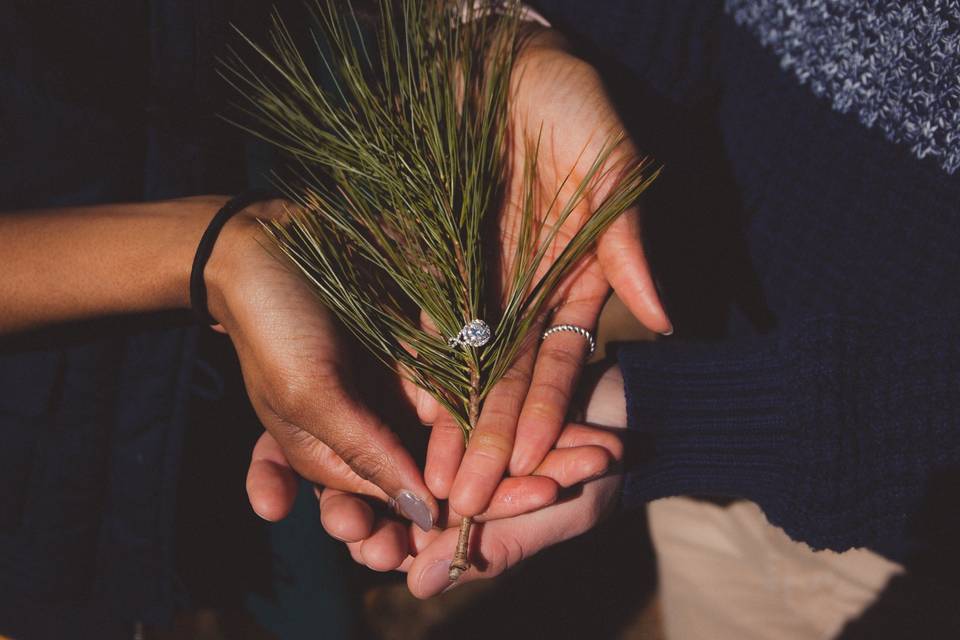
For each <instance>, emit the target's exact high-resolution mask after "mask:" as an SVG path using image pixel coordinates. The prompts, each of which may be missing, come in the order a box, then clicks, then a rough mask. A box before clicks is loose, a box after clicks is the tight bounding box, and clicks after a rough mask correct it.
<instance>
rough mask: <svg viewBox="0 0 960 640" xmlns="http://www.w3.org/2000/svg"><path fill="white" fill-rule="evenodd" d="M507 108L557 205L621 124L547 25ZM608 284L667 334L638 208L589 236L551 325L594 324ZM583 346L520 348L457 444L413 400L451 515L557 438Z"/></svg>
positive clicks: (588, 209)
mask: <svg viewBox="0 0 960 640" xmlns="http://www.w3.org/2000/svg"><path fill="white" fill-rule="evenodd" d="M510 106H511V111H510V113H511V118H512V120H511V127H510V132H511V149H512V155H513V159H512V162H513V164H514V166H515V167H522V166H523V164H524V155H525V154H526V153H527V151H528V150H529V148H530V147H529V145H528V144H527V143H528V142H529V141H531V140H532V141H536V140H537V139H538V138H539V140H540V144H539V154H538V162H537V179H538V183H537V185H536V188H537V189H538V200H539V201H540V202H542V203H544V205H546V203H549V202H550V201H551V199H552V198H553V196H554V194H555V193H557V191H558V190H559V191H560V193H561V197H560V202H564V201H565V200H566V199H567V198H568V197H569V196H570V194H571V192H572V191H573V190H574V189H575V188H576V186H577V185H578V184H579V183H580V182H581V181H582V179H583V177H584V176H585V175H586V174H587V172H588V171H589V168H590V166H591V164H592V163H593V161H594V159H595V158H596V157H597V155H599V153H600V152H601V150H602V149H603V147H604V145H605V144H606V143H607V142H608V141H609V139H610V138H611V136H613V135H615V134H617V133H620V132H621V131H622V130H623V125H622V123H621V122H620V119H619V117H618V116H617V114H616V111H615V110H614V108H613V105H612V104H611V102H610V100H609V98H608V96H607V93H606V91H605V90H604V87H603V83H602V81H601V79H600V77H599V75H598V74H597V71H596V70H595V69H594V68H593V67H591V66H590V65H588V64H587V63H585V62H584V61H582V60H580V59H578V58H576V57H575V56H573V55H571V54H570V53H569V52H568V50H567V48H566V45H565V42H564V41H563V39H562V37H561V36H560V35H559V34H557V33H556V32H554V31H552V30H545V31H542V32H540V33H538V34H537V35H536V36H535V37H534V38H533V39H532V40H531V41H530V43H529V44H528V45H527V46H526V48H525V49H524V51H523V52H522V54H521V55H520V57H519V59H518V61H517V65H516V68H515V71H514V82H513V88H512V95H511V105H510ZM636 153H637V152H636V150H635V148H634V147H633V146H632V144H631V143H630V142H629V141H625V142H624V143H623V144H622V145H621V146H620V147H619V148H618V149H617V150H616V151H615V153H614V155H613V156H612V157H611V158H610V159H609V161H608V167H617V166H622V164H623V163H627V162H629V161H630V160H632V159H634V158H635V156H636ZM521 174H522V171H515V172H514V176H515V177H514V180H513V183H512V184H511V185H510V188H509V189H508V193H507V198H506V202H507V206H506V209H505V211H504V214H503V216H502V221H501V231H502V238H503V242H502V245H503V247H502V251H503V255H504V256H505V257H509V256H510V255H512V250H513V246H512V244H511V243H512V235H511V230H512V229H514V228H515V226H516V223H517V219H518V217H519V215H520V211H521V207H520V204H521V202H522V199H523V198H522V175H521ZM568 176H569V179H568ZM615 176H616V172H615V171H613V172H611V173H610V175H609V176H608V177H607V178H606V179H605V180H603V181H600V182H599V183H598V184H596V185H595V188H594V189H593V190H591V191H590V192H589V193H588V196H587V198H586V199H585V200H584V201H583V203H582V204H581V206H580V207H579V208H578V209H577V210H576V211H575V212H574V213H573V215H571V216H570V218H569V219H568V220H567V222H566V223H565V227H567V228H566V229H563V230H561V233H560V234H558V238H557V240H556V243H555V245H556V246H554V247H551V251H550V252H548V254H547V256H546V258H545V263H546V264H549V263H550V262H551V261H552V260H553V259H554V258H555V257H556V255H558V253H559V252H560V251H561V250H562V249H563V247H564V246H565V245H566V243H567V241H568V240H569V238H570V236H571V234H572V233H573V232H574V231H575V230H576V229H577V228H578V227H579V226H581V225H582V223H583V221H584V220H586V219H587V218H588V217H589V216H590V215H591V214H592V212H593V211H594V209H595V208H596V206H597V205H598V204H599V203H600V202H601V201H602V200H603V199H604V198H605V196H606V194H607V193H609V191H610V189H611V188H612V187H613V185H614V182H615V180H616V177H615ZM565 180H566V184H564V181H565ZM540 215H541V216H542V217H544V218H546V222H547V225H549V224H550V216H548V215H547V213H546V212H545V211H541V212H540ZM552 215H554V216H555V215H556V212H554V213H553V214H552ZM545 266H546V265H545ZM611 287H612V288H613V289H615V290H616V292H617V294H618V295H619V296H620V298H621V299H622V300H623V301H624V303H625V304H626V305H627V307H628V308H629V309H630V310H631V311H632V312H633V314H634V315H635V316H636V317H637V318H638V319H639V320H640V321H641V322H642V323H643V324H644V325H646V326H647V327H648V328H649V329H651V330H653V331H656V332H658V333H669V332H670V331H671V330H672V329H671V325H670V321H669V320H668V318H667V316H666V314H665V312H664V310H663V308H662V306H661V305H660V302H659V300H658V298H657V294H656V291H655V288H654V285H653V281H652V278H651V276H650V272H649V269H648V267H647V262H646V258H645V257H644V252H643V246H642V243H641V237H640V215H639V211H638V210H637V209H633V210H630V211H628V212H627V213H625V214H624V215H623V216H622V217H621V218H620V219H619V220H617V222H615V223H614V224H613V225H612V226H611V227H610V229H609V230H608V231H607V232H606V233H605V234H604V235H603V236H602V237H601V238H600V240H599V242H598V246H597V251H596V253H595V254H594V255H591V256H588V257H587V258H586V259H585V260H584V261H583V263H582V264H580V265H579V267H578V268H577V270H576V271H575V272H574V273H573V274H571V276H570V277H569V278H568V279H567V280H566V282H564V283H563V286H562V287H561V288H560V291H559V295H558V296H557V297H556V298H555V299H554V300H552V301H551V303H550V306H551V308H553V309H554V313H553V316H552V318H550V322H551V323H552V324H566V323H569V324H574V325H579V326H581V327H584V328H586V329H588V330H590V331H593V330H595V328H596V324H597V318H598V316H599V314H600V310H601V308H602V307H603V304H604V302H605V300H606V299H607V297H608V295H609V293H610V290H611ZM586 347H587V345H586V341H585V340H584V339H583V338H582V337H581V336H578V335H576V334H573V333H569V332H561V333H557V334H555V335H553V336H551V337H550V338H549V340H547V341H545V342H544V343H543V344H542V346H540V347H539V351H538V350H537V348H536V345H535V344H534V345H531V346H530V348H529V349H528V350H527V351H526V352H525V353H523V354H522V355H521V356H520V358H519V360H518V362H517V363H516V365H515V366H514V367H513V368H512V370H511V371H510V372H509V373H508V374H507V376H506V377H505V378H504V379H503V380H502V381H501V382H500V383H499V384H498V385H497V387H496V388H495V389H494V390H493V391H492V392H491V393H490V395H489V396H488V398H487V399H486V402H485V404H484V408H483V412H482V414H481V416H480V420H479V423H478V425H477V427H476V429H475V430H474V432H473V434H472V437H471V440H470V444H469V446H468V447H467V448H466V451H464V442H463V437H462V435H461V432H460V429H459V427H458V426H457V424H456V423H455V422H454V420H453V419H452V418H451V417H450V416H447V415H444V414H443V412H440V411H439V410H438V407H437V405H436V403H434V402H431V401H430V400H427V399H423V400H422V401H421V402H419V403H418V407H419V414H420V418H421V420H423V421H424V422H425V423H427V424H432V426H433V431H432V434H431V438H430V445H429V448H428V453H427V463H426V468H425V470H424V477H425V478H426V482H427V486H428V487H429V488H430V490H431V491H432V492H433V494H434V495H435V496H436V497H438V498H449V500H450V504H451V506H452V507H453V508H454V509H455V510H456V511H458V512H459V513H462V514H464V515H468V516H473V515H476V514H478V513H480V512H481V511H483V510H484V509H485V508H487V505H488V504H490V498H491V496H492V495H493V492H494V490H495V488H496V487H497V486H498V483H499V482H500V479H501V477H502V476H503V473H504V471H505V470H507V469H509V472H510V473H511V474H512V475H514V476H523V475H527V474H530V473H531V472H533V471H534V469H536V468H537V466H538V465H540V464H541V462H542V461H543V459H544V456H545V455H546V454H547V452H548V451H549V450H550V448H551V447H552V446H553V444H554V442H556V440H557V437H558V436H559V434H560V430H561V427H562V426H563V423H564V419H565V417H566V413H567V407H568V405H569V403H570V397H571V394H572V392H573V389H574V387H575V385H576V381H577V377H578V374H579V371H580V368H581V366H582V364H583V361H584V358H585V355H586Z"/></svg>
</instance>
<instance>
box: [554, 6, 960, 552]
mask: <svg viewBox="0 0 960 640" xmlns="http://www.w3.org/2000/svg"><path fill="white" fill-rule="evenodd" d="M828 4H829V7H828V6H827V5H828ZM540 7H541V8H542V9H543V11H544V13H545V14H546V15H547V16H548V17H549V18H551V19H552V20H553V21H554V23H555V24H556V25H557V26H559V27H560V28H561V29H564V30H565V31H566V32H567V33H568V34H569V35H570V36H571V39H572V40H573V41H575V42H577V43H580V44H582V45H585V47H586V48H588V49H590V51H591V53H592V55H594V56H595V57H596V58H597V59H598V60H600V61H601V64H608V65H609V66H610V67H611V68H613V69H615V70H616V71H615V73H618V74H619V75H618V76H617V83H618V84H623V83H625V82H626V83H628V84H629V83H635V84H636V85H638V86H640V87H642V92H643V94H644V96H645V97H644V99H643V100H639V101H636V102H635V103H634V104H632V106H631V107H630V109H628V110H627V111H631V110H632V112H628V113H625V115H626V116H627V117H628V118H630V117H631V116H636V115H638V114H637V113H636V112H637V111H638V110H639V111H640V113H639V115H640V116H641V117H639V118H637V119H638V120H641V121H644V120H646V121H647V127H648V130H647V131H646V133H647V134H649V135H651V139H653V138H656V137H657V135H658V132H657V131H656V129H657V122H656V120H655V119H656V113H655V109H653V108H651V110H650V111H649V112H644V109H645V107H644V103H646V104H651V105H653V104H656V103H662V104H666V105H672V106H673V107H675V108H676V109H677V110H680V111H684V112H687V113H692V114H697V115H698V116H700V117H702V118H703V119H704V120H705V121H707V122H709V123H710V131H712V132H713V133H714V134H715V135H716V143H717V148H718V149H719V150H720V153H719V154H718V156H717V158H716V162H715V163H714V164H711V165H706V166H705V165H704V164H703V163H700V164H699V165H698V164H697V162H696V161H694V162H693V163H692V164H693V166H694V169H689V168H687V169H684V168H683V165H684V162H685V161H686V162H687V164H688V165H689V164H691V163H690V162H689V160H690V159H689V158H686V159H685V158H683V157H679V158H676V159H675V162H676V164H677V165H678V166H680V168H679V169H678V170H677V173H678V174H680V175H679V177H678V179H677V180H675V183H676V185H675V186H678V187H679V190H684V189H686V190H693V191H696V190H698V189H701V188H703V185H704V183H711V184H716V183H718V182H719V183H721V184H722V185H723V187H722V188H723V189H725V190H726V193H727V195H729V196H732V200H733V201H734V202H735V203H736V208H737V209H738V214H739V215H740V219H741V220H742V224H741V225H740V226H739V227H737V228H738V234H739V235H738V236H736V237H738V239H739V241H740V242H741V243H742V244H743V248H744V250H745V251H744V252H745V260H744V264H745V268H744V269H743V270H741V271H739V272H736V273H733V274H732V275H731V277H733V278H739V279H743V280H748V279H749V280H752V281H753V283H754V284H755V288H756V292H755V293H756V294H757V295H756V296H754V298H755V299H756V300H759V301H760V305H759V306H762V307H763V309H762V312H760V313H756V312H755V311H756V310H754V312H751V311H750V309H748V308H747V307H749V306H750V305H749V304H747V303H745V302H744V300H743V299H740V300H737V299H733V300H732V302H733V304H732V305H731V307H730V309H729V318H730V320H729V322H728V323H727V325H726V330H725V331H724V332H722V333H720V334H718V335H717V337H719V338H720V339H718V340H712V341H709V342H693V341H690V340H685V339H683V336H682V331H681V332H678V337H675V338H672V339H667V340H662V341H660V342H657V343H644V344H635V345H628V346H625V347H624V348H622V349H621V350H620V352H619V359H620V364H621V367H622V369H623V373H624V376H625V380H626V394H627V406H628V415H629V426H630V428H631V429H633V430H637V431H640V432H643V433H644V434H646V438H645V442H644V445H643V447H642V451H641V452H640V453H641V454H642V456H641V461H640V462H639V463H638V464H636V465H634V466H633V467H632V468H631V469H630V470H629V473H628V476H627V481H626V486H625V491H624V498H625V502H626V503H627V504H628V505H634V506H637V505H642V504H643V503H645V502H646V501H648V500H652V499H656V498H660V497H665V496H671V495H678V494H694V495H717V496H730V497H742V498H748V499H751V500H754V501H756V502H757V503H759V504H760V506H761V507H762V508H763V509H764V511H765V513H766V514H767V516H768V518H769V519H770V520H771V522H773V523H774V524H777V525H779V526H781V527H783V528H784V529H785V530H786V531H787V533H788V534H790V535H791V536H792V537H794V538H796V539H799V540H803V541H806V542H808V543H809V544H810V545H811V546H813V547H815V548H825V547H826V548H832V549H836V550H843V549H846V548H849V547H854V546H868V547H872V548H874V549H876V550H878V551H880V552H882V553H885V554H887V555H889V556H892V557H895V558H898V559H903V558H906V557H908V556H909V555H910V554H911V553H913V552H916V551H918V550H919V549H920V546H921V544H922V543H923V541H924V540H925V538H926V537H929V536H931V535H934V536H936V535H937V534H936V529H937V528H938V527H941V528H942V527H947V526H950V525H949V522H947V520H949V518H947V517H946V514H948V513H949V512H952V508H951V507H952V505H953V504H955V499H954V498H955V494H956V492H957V491H960V327H958V325H957V320H958V311H960V288H958V284H960V170H958V167H960V4H958V3H957V2H956V1H942V2H941V1H939V0H926V1H924V2H902V3H888V2H874V1H861V2H831V3H824V2H799V1H797V0H766V1H760V0H727V1H726V2H703V1H702V0H646V1H643V2H636V1H634V0H620V1H616V2H607V3H604V4H603V8H602V10H601V9H598V8H597V6H596V5H595V4H591V5H590V8H588V7H587V5H586V4H585V3H581V2H576V1H575V0H569V1H556V2H553V1H551V2H543V3H541V4H540ZM614 89H616V87H614ZM639 91H640V90H638V92H639ZM637 102H639V103H640V104H637ZM651 119H654V122H653V123H652V125H651V123H650V120H651ZM678 128H679V129H680V130H681V132H682V129H683V127H682V126H681V127H678ZM660 133H662V132H660ZM635 135H637V136H638V137H639V140H638V142H639V143H640V144H641V146H642V145H644V144H646V143H647V139H646V138H644V132H640V133H635ZM686 135H687V136H688V138H689V137H690V135H691V134H690V131H689V130H688V131H687V134H686ZM698 135H699V134H698ZM680 137H683V134H682V133H681V135H680ZM689 143H690V140H689V139H688V140H687V145H686V147H685V149H686V150H687V151H688V152H689V153H692V154H694V155H696V154H697V153H698V144H700V143H699V142H698V143H695V144H689ZM663 144H664V146H665V148H667V149H668V151H667V152H666V155H667V156H669V155H670V152H669V149H670V142H669V141H667V142H665V143H663ZM704 144H705V143H704ZM681 146H682V145H681ZM674 148H676V146H674ZM667 166H668V172H669V171H670V166H671V160H670V159H668V160H667ZM718 176H720V177H719V178H718ZM664 188H665V189H668V188H669V185H668V186H665V187H664ZM659 196H660V199H661V200H669V198H670V194H669V193H667V192H663V193H660V194H659ZM688 213H689V212H688ZM702 213H703V215H702V216H701V217H699V218H698V217H697V216H696V215H693V216H689V220H693V221H694V222H695V224H692V225H688V229H687V231H689V232H690V233H693V234H695V233H697V229H698V226H697V225H699V226H700V230H701V231H702V229H703V228H710V225H711V224H715V223H714V222H711V220H710V216H711V215H712V213H713V212H712V211H710V210H708V211H706V212H702ZM651 222H652V221H651ZM733 237H735V236H734V235H729V236H725V235H723V234H720V235H718V237H717V238H716V239H715V240H716V242H720V243H724V244H725V247H724V249H723V250H720V251H716V250H714V253H713V254H712V256H713V257H714V258H717V262H723V260H724V253H723V251H724V250H726V249H730V247H728V246H726V245H729V244H735V243H734V242H733V241H732V240H730V238H733ZM707 244H708V243H704V245H703V246H707ZM684 246H685V245H683V244H682V243H680V244H679V245H678V247H679V251H680V252H681V254H682V253H683V249H684ZM687 248H689V245H687ZM730 250H731V251H732V250H733V249H730ZM694 253H695V252H693V251H691V252H690V253H689V254H688V255H679V256H678V255H674V256H672V260H673V262H674V263H682V262H683V261H685V260H689V261H690V262H692V263H697V260H698V259H699V260H700V262H699V267H696V268H691V269H692V272H691V270H690V269H688V271H687V273H686V280H687V282H697V281H698V278H699V281H701V282H703V281H707V282H710V281H711V278H713V279H714V280H713V283H714V285H715V286H714V287H712V288H710V287H708V288H706V289H705V290H704V294H703V295H704V296H705V297H709V296H710V295H713V293H714V289H716V287H722V286H725V285H724V284H723V283H722V282H719V280H717V278H716V274H714V273H712V272H711V269H713V268H714V267H715V265H714V264H711V260H703V257H702V256H697V255H694ZM727 257H728V256H727ZM654 266H656V265H654ZM698 268H699V271H697V269H698ZM707 289H709V290H707ZM664 293H665V295H666V297H667V299H668V300H669V299H670V298H671V295H672V294H674V293H676V292H675V291H672V290H671V285H670V282H669V278H667V279H664ZM681 297H682V296H681ZM754 306H756V305H754ZM691 308H694V307H686V308H685V309H686V310H690V309H691ZM683 311H684V309H681V310H680V311H678V312H676V315H677V317H675V320H676V321H677V322H678V325H679V326H681V327H682V326H683V323H684V322H687V319H686V318H684V317H683ZM747 318H750V319H751V321H748V320H746V319H747ZM951 495H952V496H954V498H951V497H950V496H951Z"/></svg>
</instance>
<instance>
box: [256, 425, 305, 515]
mask: <svg viewBox="0 0 960 640" xmlns="http://www.w3.org/2000/svg"><path fill="white" fill-rule="evenodd" d="M296 497H297V476H296V474H295V473H294V471H293V469H291V468H290V463H289V462H287V458H286V456H284V455H283V450H282V449H281V448H280V445H279V444H278V443H277V441H276V440H274V439H273V436H271V435H270V434H269V433H267V432H264V434H263V435H261V436H260V438H259V439H258V440H257V444H256V445H254V447H253V454H252V456H251V458H250V468H249V469H248V470H247V498H248V499H249V500H250V506H251V507H252V508H253V510H254V512H256V514H257V515H258V516H260V517H261V518H263V519H264V520H269V521H270V522H276V521H277V520H282V519H283V518H285V517H286V516H287V514H288V513H290V509H292V508H293V501H294V499H296Z"/></svg>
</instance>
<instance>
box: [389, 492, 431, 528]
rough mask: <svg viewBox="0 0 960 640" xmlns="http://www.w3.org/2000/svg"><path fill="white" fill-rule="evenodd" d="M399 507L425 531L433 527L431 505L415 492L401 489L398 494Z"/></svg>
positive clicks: (401, 511)
mask: <svg viewBox="0 0 960 640" xmlns="http://www.w3.org/2000/svg"><path fill="white" fill-rule="evenodd" d="M397 509H399V510H400V513H402V514H403V515H404V516H406V517H407V518H409V519H410V520H412V521H413V522H415V523H416V524H417V526H418V527H420V528H421V529H423V530H424V531H430V529H432V528H433V514H432V513H430V507H428V506H427V503H426V502H424V501H423V500H421V499H420V498H418V497H417V496H416V495H415V494H414V493H413V492H411V491H401V492H400V493H399V494H397Z"/></svg>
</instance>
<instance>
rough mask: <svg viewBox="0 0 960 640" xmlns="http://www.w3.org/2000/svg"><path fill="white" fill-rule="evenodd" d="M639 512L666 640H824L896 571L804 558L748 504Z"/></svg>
mask: <svg viewBox="0 0 960 640" xmlns="http://www.w3.org/2000/svg"><path fill="white" fill-rule="evenodd" d="M648 512H649V516H650V530H651V535H652V536H653V543H654V547H655V548H656V550H657V563H658V568H659V574H660V595H661V608H662V614H663V623H664V631H665V637H666V638H667V640H728V639H729V640H754V639H757V640H761V639H762V640H780V639H783V640H821V639H823V638H833V637H835V636H836V635H837V634H838V633H839V632H840V631H841V630H842V629H843V627H844V625H845V624H846V623H847V622H848V621H849V620H851V619H853V618H856V617H857V616H858V615H859V614H860V613H861V612H862V611H863V610H864V609H866V608H867V607H868V606H869V605H870V604H871V603H872V602H873V601H874V600H875V599H876V598H877V596H878V595H879V594H880V592H881V591H882V590H883V588H884V586H885V585H886V584H887V581H888V580H889V579H890V578H891V577H892V576H893V575H895V574H896V573H899V572H901V571H903V568H902V567H901V566H900V565H897V564H895V563H893V562H891V561H889V560H887V559H885V558H882V557H880V556H878V555H876V554H874V553H872V552H870V551H867V550H865V549H855V550H851V551H847V552H845V553H834V552H831V551H812V550H811V549H810V548H809V547H808V546H806V545H805V544H802V543H798V542H794V541H793V540H791V539H790V538H788V537H787V535H786V534H785V533H784V532H783V531H782V530H781V529H779V528H777V527H774V526H772V525H770V524H769V523H768V522H767V520H766V518H765V517H764V515H763V512H762V511H761V510H760V508H759V507H757V505H755V504H753V503H750V502H734V503H732V504H730V505H727V506H718V505H716V504H713V503H709V502H704V501H699V500H694V499H691V498H668V499H665V500H657V501H655V502H652V503H651V504H650V505H649V507H648Z"/></svg>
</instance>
